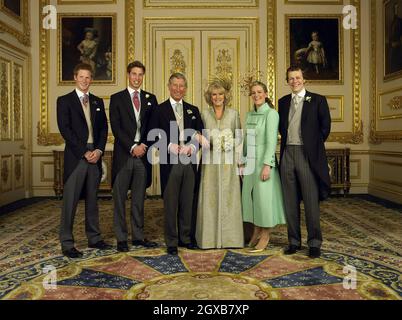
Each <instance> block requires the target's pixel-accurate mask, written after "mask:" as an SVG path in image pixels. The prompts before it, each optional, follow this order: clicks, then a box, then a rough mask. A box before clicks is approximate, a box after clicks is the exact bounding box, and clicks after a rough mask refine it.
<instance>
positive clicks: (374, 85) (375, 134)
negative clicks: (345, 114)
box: [369, 0, 402, 144]
mask: <svg viewBox="0 0 402 320" xmlns="http://www.w3.org/2000/svg"><path fill="white" fill-rule="evenodd" d="M377 5H378V7H377ZM378 8H383V6H382V3H381V4H380V3H378V1H376V0H371V2H370V12H371V16H370V20H371V21H370V22H371V23H370V25H371V59H372V63H371V67H370V83H371V90H370V92H371V96H370V100H371V103H370V109H371V112H370V115H371V117H370V135H369V142H370V143H371V144H380V143H382V142H384V141H400V140H402V130H393V131H379V130H377V125H378V121H379V119H378V108H379V101H378V100H379V99H378V98H379V90H378V83H379V82H378V81H377V80H379V81H381V79H382V77H383V75H382V72H380V73H378V72H377V61H378V55H377V27H378V20H380V21H381V24H382V23H383V19H384V16H383V15H381V16H378V15H377V12H378V10H377V9H378ZM382 94H384V92H383V93H382ZM398 100H399V99H398ZM399 101H400V100H399ZM391 104H392V105H395V106H396V107H397V106H398V103H396V104H393V103H391ZM399 105H400V104H399ZM390 107H391V106H390ZM391 108H392V107H391ZM393 110H396V109H393Z"/></svg>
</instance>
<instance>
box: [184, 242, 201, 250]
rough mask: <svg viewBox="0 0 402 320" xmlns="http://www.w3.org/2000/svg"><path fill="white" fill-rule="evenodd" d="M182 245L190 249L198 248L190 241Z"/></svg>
mask: <svg viewBox="0 0 402 320" xmlns="http://www.w3.org/2000/svg"><path fill="white" fill-rule="evenodd" d="M184 247H186V248H187V249H190V250H195V249H198V247H197V245H196V244H194V243H192V242H190V243H187V244H185V245H184Z"/></svg>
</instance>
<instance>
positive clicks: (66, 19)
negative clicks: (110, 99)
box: [58, 15, 115, 84]
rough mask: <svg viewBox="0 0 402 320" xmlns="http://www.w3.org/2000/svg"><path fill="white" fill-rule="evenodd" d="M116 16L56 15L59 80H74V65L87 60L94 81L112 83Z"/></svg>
mask: <svg viewBox="0 0 402 320" xmlns="http://www.w3.org/2000/svg"><path fill="white" fill-rule="evenodd" d="M114 34H115V16H114V15H109V16H104V15H102V16H66V15H60V17H59V37H58V39H59V46H58V47H59V84H72V83H73V82H74V75H73V69H74V67H75V66H76V65H77V64H78V63H87V64H89V65H90V66H91V67H92V70H93V82H94V83H97V84H111V83H115V43H114V42H115V37H114Z"/></svg>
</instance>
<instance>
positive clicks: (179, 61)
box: [170, 49, 187, 74]
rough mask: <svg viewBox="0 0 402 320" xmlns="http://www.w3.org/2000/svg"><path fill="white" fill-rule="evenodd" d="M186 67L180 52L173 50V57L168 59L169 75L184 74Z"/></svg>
mask: <svg viewBox="0 0 402 320" xmlns="http://www.w3.org/2000/svg"><path fill="white" fill-rule="evenodd" d="M186 67H187V66H186V62H185V61H184V55H183V53H182V52H181V50H179V49H175V50H174V52H173V55H172V56H171V57H170V74H173V73H177V72H179V73H182V74H186Z"/></svg>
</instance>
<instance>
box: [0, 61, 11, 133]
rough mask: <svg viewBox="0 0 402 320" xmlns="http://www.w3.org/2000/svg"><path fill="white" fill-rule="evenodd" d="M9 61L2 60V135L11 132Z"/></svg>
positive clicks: (0, 98) (0, 91)
mask: <svg viewBox="0 0 402 320" xmlns="http://www.w3.org/2000/svg"><path fill="white" fill-rule="evenodd" d="M7 71H8V70H7V63H6V62H2V63H1V67H0V80H1V87H0V93H1V97H0V101H1V128H2V129H1V131H2V132H1V136H2V138H3V135H5V136H6V135H8V134H7V132H9V107H10V106H9V103H8V102H9V96H8V72H7Z"/></svg>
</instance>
